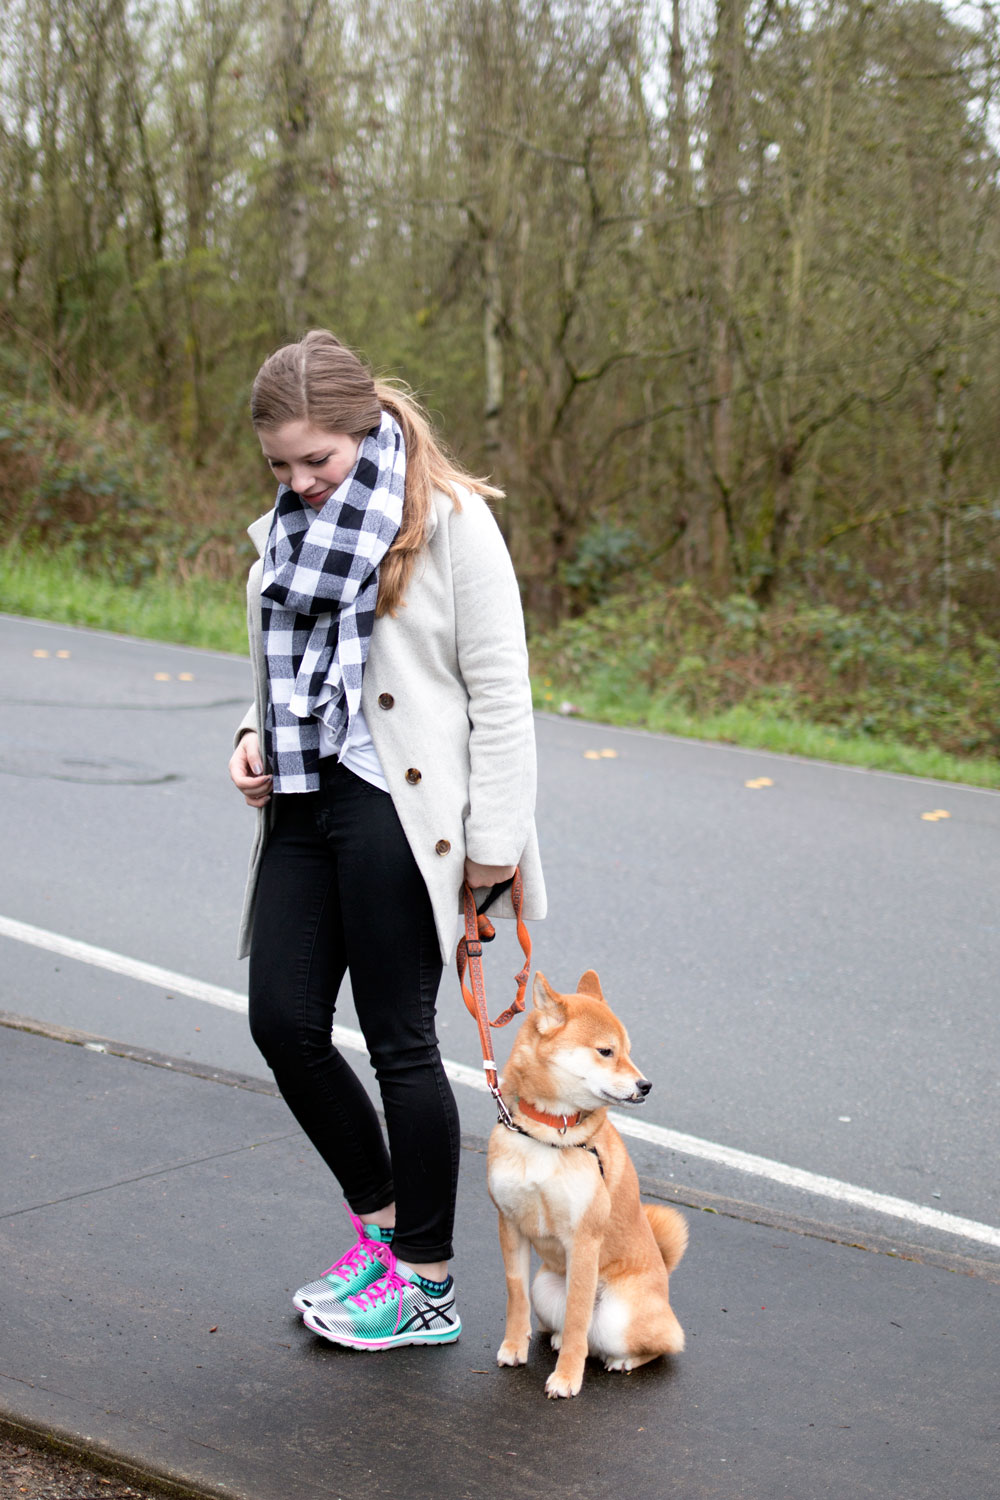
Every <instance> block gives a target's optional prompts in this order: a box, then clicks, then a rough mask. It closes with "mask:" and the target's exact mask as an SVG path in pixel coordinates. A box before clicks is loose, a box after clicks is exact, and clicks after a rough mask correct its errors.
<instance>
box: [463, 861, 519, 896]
mask: <svg viewBox="0 0 1000 1500" xmlns="http://www.w3.org/2000/svg"><path fill="white" fill-rule="evenodd" d="M516 869H517V865H481V864H478V863H477V862H476V860H474V859H467V860H466V861H465V878H466V880H467V881H468V883H469V885H471V886H472V889H473V890H474V891H478V890H480V889H482V887H483V886H487V885H499V884H500V882H501V881H503V880H510V879H511V878H512V876H513V874H514V871H515V870H516Z"/></svg>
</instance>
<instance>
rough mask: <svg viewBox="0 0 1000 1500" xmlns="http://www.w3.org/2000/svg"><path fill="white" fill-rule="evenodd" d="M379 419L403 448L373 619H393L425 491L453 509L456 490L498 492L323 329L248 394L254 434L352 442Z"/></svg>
mask: <svg viewBox="0 0 1000 1500" xmlns="http://www.w3.org/2000/svg"><path fill="white" fill-rule="evenodd" d="M383 411H387V412H389V414H390V415H391V416H393V417H395V419H396V421H397V422H398V423H399V426H400V427H401V429H402V432H403V441H404V443H405V444H406V491H405V496H404V499H403V519H402V522H401V523H400V527H399V532H398V534H397V536H396V540H395V541H394V542H393V544H392V546H391V547H390V548H389V551H388V552H387V553H386V555H385V557H384V558H383V560H382V565H381V567H380V569H379V587H378V605H377V607H376V614H379V615H385V614H390V615H391V614H395V613H396V610H397V609H398V608H399V607H400V605H401V604H402V603H403V596H404V594H405V593H406V587H407V584H408V583H409V581H410V574H411V573H412V571H413V564H414V562H415V560H416V556H417V553H418V552H419V551H420V548H421V547H422V546H423V544H424V536H425V532H426V527H427V516H428V513H429V511H430V507H431V493H432V491H433V490H436V489H437V490H444V492H445V494H447V495H450V496H451V500H452V503H453V504H454V506H455V508H456V509H461V501H460V500H459V496H458V492H457V490H456V486H457V485H465V486H466V488H467V489H470V490H473V491H475V493H476V494H478V495H483V496H486V497H487V498H490V499H499V498H500V497H501V496H502V494H503V491H502V490H498V489H497V488H496V487H495V486H494V485H491V484H489V483H487V481H486V480H485V479H476V478H474V477H473V476H472V475H471V474H467V473H466V472H465V470H464V469H462V468H461V467H460V466H459V465H458V464H457V463H456V462H455V461H454V459H452V458H451V457H450V456H449V455H448V453H447V452H446V451H445V449H444V448H443V447H442V445H441V444H440V442H439V441H438V439H437V437H436V436H435V434H434V430H433V428H432V427H431V424H430V420H429V418H428V417H427V414H426V413H425V412H424V411H423V409H422V408H421V406H420V404H419V402H418V401H417V400H416V399H415V397H414V396H413V395H412V393H411V392H410V391H409V390H407V389H406V387H405V386H402V385H398V384H396V383H395V382H390V381H384V380H376V379H375V378H374V376H373V375H372V373H371V371H370V370H369V369H368V367H367V366H366V365H365V364H364V363H363V362H362V361H361V360H360V359H359V358H358V356H357V355H356V354H355V353H354V352H353V350H351V349H348V348H347V347H346V346H345V345H344V344H342V343H341V342H340V340H339V339H338V338H335V337H334V335H333V334H332V333H328V332H327V331H326V330H325V329H322V328H320V329H313V330H312V332H310V333H307V334H306V336H305V338H303V339H301V340H300V341H299V342H298V343H297V344H285V345H284V347H283V348H281V349H277V350H276V351H275V352H274V354H272V355H271V356H270V357H269V358H268V359H266V360H265V361H264V363H263V364H262V365H261V367H260V369H259V370H258V372H257V378H256V380H255V381H254V383H253V390H252V391H251V394H250V417H251V420H252V422H253V425H254V427H255V428H256V429H257V430H258V431H259V430H261V429H264V430H266V431H273V429H275V428H276V427H283V426H284V425H285V423H286V422H299V421H303V420H304V421H307V422H309V423H311V424H312V426H313V427H316V428H320V429H321V430H322V431H324V432H344V433H347V434H348V436H350V437H352V438H356V439H357V440H358V441H359V442H360V441H361V439H362V438H363V437H364V436H365V435H366V433H369V432H371V430H372V428H373V427H377V426H378V424H379V422H380V421H381V417H382V412H383Z"/></svg>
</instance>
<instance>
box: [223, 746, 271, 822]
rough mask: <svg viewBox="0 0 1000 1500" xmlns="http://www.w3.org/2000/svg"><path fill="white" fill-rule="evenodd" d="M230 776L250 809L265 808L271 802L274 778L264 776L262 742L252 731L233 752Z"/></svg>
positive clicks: (230, 762)
mask: <svg viewBox="0 0 1000 1500" xmlns="http://www.w3.org/2000/svg"><path fill="white" fill-rule="evenodd" d="M229 774H230V776H231V777H232V778H233V781H234V782H235V783H236V786H237V787H238V788H239V790H240V791H241V792H242V793H243V796H244V798H245V800H246V801H247V803H248V804H249V806H250V807H264V806H265V804H266V803H268V802H270V800H271V782H272V779H273V778H272V777H270V776H267V775H265V774H264V764H263V760H262V757H261V753H260V742H259V740H258V739H257V736H256V735H255V734H254V732H253V730H252V729H250V730H248V731H247V733H246V734H244V735H243V736H242V737H241V739H240V742H239V744H238V745H237V746H236V749H235V750H234V751H233V753H232V756H231V758H230V761H229Z"/></svg>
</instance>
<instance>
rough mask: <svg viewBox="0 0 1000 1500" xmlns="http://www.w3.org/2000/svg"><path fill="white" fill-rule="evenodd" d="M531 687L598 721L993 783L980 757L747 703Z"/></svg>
mask: <svg viewBox="0 0 1000 1500" xmlns="http://www.w3.org/2000/svg"><path fill="white" fill-rule="evenodd" d="M532 687H533V691H534V699H535V706H536V708H540V709H547V710H549V711H550V712H556V713H558V711H559V705H560V704H561V703H563V702H570V703H572V704H573V706H574V708H575V709H576V710H577V711H578V713H579V715H580V717H581V718H584V719H592V720H594V721H595V722H597V723H600V724H615V725H618V726H620V727H622V728H636V729H648V730H650V731H652V732H653V733H659V734H676V735H681V736H683V737H684V738H686V739H699V740H719V741H722V742H723V743H724V744H729V745H742V746H744V747H745V748H747V749H752V750H773V751H776V752H778V753H780V754H783V755H801V756H805V757H806V758H808V759H812V760H829V761H835V762H837V763H838V764H840V765H848V766H861V767H864V768H865V769H866V770H870V771H895V772H898V773H900V774H902V775H906V776H924V777H929V778H931V779H933V780H937V781H956V782H961V783H964V784H965V785H967V786H981V787H991V788H993V787H995V788H1000V765H998V764H997V762H996V761H995V760H992V759H987V758H986V757H980V756H959V755H949V754H948V753H947V751H944V750H937V749H934V748H923V747H920V746H916V745H907V744H904V743H902V741H899V740H893V739H886V738H879V739H872V738H870V737H868V736H866V735H860V734H850V733H848V732H846V731H841V730H836V729H831V728H827V727H825V726H823V725H820V724H810V723H806V722H802V721H799V720H793V719H789V718H783V717H781V716H780V715H778V714H775V713H774V712H772V711H769V710H767V709H761V708H754V707H752V706H749V705H747V704H737V705H736V706H734V707H732V708H728V709H725V710H723V711H722V712H719V713H709V714H703V715H698V714H691V713H686V712H685V711H684V710H683V709H681V708H678V707H677V705H676V704H675V703H671V702H670V701H669V699H667V698H664V697H660V696H657V695H656V694H654V693H651V692H647V691H644V690H643V689H638V688H634V689H632V690H631V691H630V692H628V693H626V694H615V695H613V696H609V695H607V694H604V693H601V692H600V691H596V692H595V691H588V690H587V689H586V688H572V689H566V690H565V691H563V690H562V689H560V688H559V687H558V685H556V684H555V683H554V682H553V681H552V680H551V679H546V678H540V677H538V676H536V677H534V678H533V680H532Z"/></svg>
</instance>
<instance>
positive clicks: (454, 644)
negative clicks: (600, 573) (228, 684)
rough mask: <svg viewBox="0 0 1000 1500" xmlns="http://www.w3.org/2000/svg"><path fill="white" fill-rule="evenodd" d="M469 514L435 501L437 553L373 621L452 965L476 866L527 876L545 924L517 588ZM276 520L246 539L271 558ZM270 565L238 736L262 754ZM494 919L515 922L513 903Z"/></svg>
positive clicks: (419, 858)
mask: <svg viewBox="0 0 1000 1500" xmlns="http://www.w3.org/2000/svg"><path fill="white" fill-rule="evenodd" d="M459 493H460V495H461V509H460V510H458V509H456V508H455V507H454V506H453V504H452V502H451V499H450V498H449V497H448V496H447V495H444V494H442V493H440V492H435V493H434V496H433V501H432V508H431V512H430V515H429V518H428V526H427V542H426V545H425V547H424V548H423V550H422V551H421V552H420V554H419V555H418V557H417V560H416V563H415V565H414V569H413V573H412V575H411V579H410V584H409V587H408V589H407V592H406V602H405V604H404V605H403V607H402V608H401V609H400V610H399V611H398V613H397V614H396V616H395V617H394V618H393V617H392V616H389V615H385V616H382V617H381V618H380V619H377V620H376V621H375V627H374V630H373V632H372V638H371V644H370V648H369V653H368V660H367V662H366V664H365V671H364V683H363V688H362V694H361V701H362V707H363V708H364V713H365V718H366V719H367V720H368V727H369V729H370V730H371V736H372V739H373V741H374V743H375V748H376V750H377V751H378V756H379V760H380V761H381V762H382V769H383V772H384V774H385V779H386V781H387V783H388V785H389V790H390V794H391V796H392V800H393V803H394V805H395V808H396V811H397V813H398V814H399V821H400V823H401V824H402V826H403V831H404V833H405V834H406V838H407V841H408V842H409V845H410V848H411V849H412V850H413V855H414V858H415V859H416V862H417V866H418V868H419V870H420V873H421V875H422V876H423V878H424V881H425V883H426V885H427V890H428V892H429V893H430V898H431V904H432V906H433V909H434V920H435V925H436V927H437V935H438V941H439V943H440V947H441V957H442V959H443V961H444V962H445V963H446V964H447V963H449V962H450V961H451V960H452V959H453V957H454V951H455V943H456V941H457V936H458V911H459V907H460V901H459V897H460V892H461V888H462V876H463V870H464V866H465V858H466V855H468V856H469V858H470V859H474V860H476V861H478V862H479V863H480V864H489V865H513V864H519V865H520V866H521V875H522V878H523V881H524V915H525V916H526V917H528V918H540V917H544V915H545V904H546V903H545V885H544V882H543V879H542V870H541V864H540V862H539V858H538V841H537V838H536V834H535V822H534V809H535V730H534V719H533V716H532V709H531V689H530V686H529V682H528V653H527V648H526V646H525V641H524V621H523V618H522V614H521V601H520V597H519V595H518V589H517V581H516V579H515V577H514V569H513V566H512V565H511V561H510V557H509V555H508V552H507V548H506V546H505V544H504V540H503V537H502V536H501V535H500V529H499V527H498V526H497V524H496V521H495V520H494V519H493V516H492V514H491V512H490V510H489V507H488V506H487V504H486V502H485V501H484V500H483V499H482V497H481V496H480V495H477V494H475V493H473V492H472V491H469V490H465V489H460V491H459ZM270 525H271V513H270V512H268V514H267V515H265V516H261V517H260V518H259V519H258V520H256V521H255V522H254V523H253V525H252V526H250V527H249V528H248V531H249V535H250V537H251V540H252V541H253V542H254V545H255V546H256V548H257V551H258V552H259V553H261V554H263V552H264V548H265V546H266V545H267V538H268V533H269V530H270ZM262 571H263V564H262V563H261V562H259V561H258V562H257V563H255V564H254V566H253V568H252V569H251V570H250V577H249V580H248V583H247V626H248V631H249V636H250V655H251V659H252V664H253V675H254V694H255V698H254V704H253V707H252V708H251V709H250V711H249V712H248V713H247V715H246V716H245V718H244V719H243V721H242V723H241V724H240V726H239V729H238V730H237V734H236V738H237V740H238V739H239V737H240V735H241V734H242V733H244V731H246V730H248V729H254V730H256V732H257V735H258V738H259V740H260V743H261V745H263V744H264V727H263V715H264V707H265V705H266V703H267V664H266V661H265V658H264V645H263V637H262V632H261V606H260V586H261V574H262ZM274 800H275V799H274V798H272V800H271V802H270V803H269V804H268V806H267V807H264V808H260V809H259V810H258V813H257V829H256V833H255V836H254V841H253V847H252V850H251V855H250V870H249V875H248V879H247V888H246V896H245V899H244V905H243V918H242V922H241V927H240V943H239V953H240V957H245V956H246V954H247V953H248V952H249V948H250V932H251V927H252V923H253V909H254V898H255V895H256V889H257V877H258V874H259V871H260V861H261V856H262V855H263V852H264V845H265V843H266V841H267V835H268V830H269V827H270V820H271V809H272V808H273V806H274ZM490 914H491V916H492V915H494V914H495V915H499V916H511V915H513V913H512V910H511V904H510V898H509V895H504V896H503V897H502V898H501V900H500V901H498V902H497V903H496V904H495V906H493V907H491V908H490Z"/></svg>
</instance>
